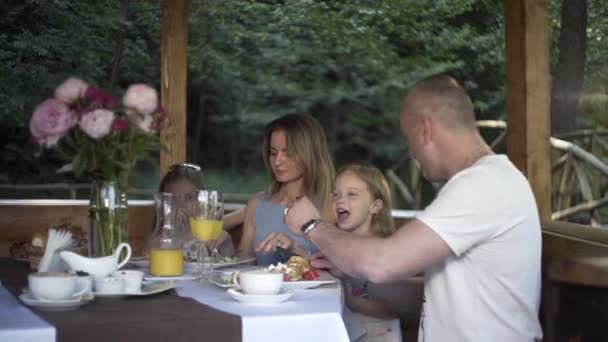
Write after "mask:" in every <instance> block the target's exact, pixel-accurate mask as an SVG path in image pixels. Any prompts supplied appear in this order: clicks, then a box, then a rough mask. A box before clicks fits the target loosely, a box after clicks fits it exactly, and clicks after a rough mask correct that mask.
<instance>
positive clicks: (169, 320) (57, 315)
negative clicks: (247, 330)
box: [0, 258, 241, 342]
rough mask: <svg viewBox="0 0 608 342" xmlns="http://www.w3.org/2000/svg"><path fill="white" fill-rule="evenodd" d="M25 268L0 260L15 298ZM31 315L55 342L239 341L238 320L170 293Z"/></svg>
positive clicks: (0, 268)
mask: <svg viewBox="0 0 608 342" xmlns="http://www.w3.org/2000/svg"><path fill="white" fill-rule="evenodd" d="M28 272H30V270H29V265H28V264H27V263H23V262H19V261H14V260H11V259H7V258H0V281H2V285H3V286H4V287H6V288H7V289H8V290H9V291H11V292H12V293H13V294H14V295H16V296H18V295H19V293H21V289H23V288H24V287H25V286H27V274H28ZM30 309H31V310H32V312H34V313H35V314H36V315H38V316H39V317H41V318H42V319H44V320H46V321H47V322H49V323H50V324H52V325H53V326H55V328H56V330H57V342H69V341H91V342H94V341H103V342H108V341H112V342H120V341H128V342H149V341H188V342H192V341H228V342H231V341H235V342H240V341H241V318H240V317H239V316H237V315H232V314H228V313H225V312H222V311H219V310H216V309H214V308H211V307H209V306H207V305H204V304H200V303H198V302H197V301H195V300H194V299H191V298H181V297H178V296H177V295H176V294H175V291H174V290H171V291H169V292H165V293H159V294H155V295H150V296H145V297H128V298H126V299H101V298H96V299H95V300H94V301H93V302H91V303H89V304H86V305H85V306H83V307H80V308H79V309H76V310H71V311H41V310H37V309H35V308H30Z"/></svg>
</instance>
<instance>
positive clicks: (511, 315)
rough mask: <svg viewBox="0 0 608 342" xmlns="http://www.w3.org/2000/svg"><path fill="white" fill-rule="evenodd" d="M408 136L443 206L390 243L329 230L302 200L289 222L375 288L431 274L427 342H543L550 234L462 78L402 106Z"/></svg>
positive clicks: (424, 322) (423, 334)
mask: <svg viewBox="0 0 608 342" xmlns="http://www.w3.org/2000/svg"><path fill="white" fill-rule="evenodd" d="M401 128H402V131H403V133H404V134H405V136H406V138H407V141H408V145H409V148H410V151H411V152H412V155H413V157H414V158H416V160H417V161H418V162H419V163H420V165H421V167H422V171H423V175H424V176H425V178H427V179H428V180H430V181H432V182H446V183H445V185H444V186H443V188H442V189H441V191H440V192H439V194H438V195H437V197H436V199H435V200H434V201H433V202H432V203H431V204H430V205H429V206H428V207H427V208H426V209H425V210H424V211H423V212H422V213H421V214H420V215H418V216H417V217H416V218H415V219H413V220H411V221H409V222H408V223H406V224H405V225H404V226H403V227H401V228H400V229H399V230H398V231H397V232H396V233H395V234H393V235H392V236H391V237H389V238H384V239H381V238H371V237H367V238H363V237H359V236H356V235H354V234H349V233H345V232H343V231H341V230H339V229H337V228H335V227H333V226H332V225H331V224H329V223H326V222H322V221H320V220H319V218H320V216H319V213H318V211H317V210H316V209H315V207H314V205H313V204H312V203H311V202H310V201H309V200H308V199H307V198H305V197H304V198H301V199H299V200H297V201H296V202H295V203H293V204H292V205H290V206H289V209H288V210H287V211H286V215H285V221H286V223H287V225H288V227H289V228H290V229H291V230H292V231H293V232H296V233H301V234H304V235H306V236H307V237H308V238H309V239H310V240H311V241H312V242H313V243H314V244H315V245H317V247H318V248H319V250H320V251H321V252H322V253H323V254H324V255H325V257H326V258H327V259H313V260H312V263H313V266H316V267H326V268H333V267H337V268H338V269H340V270H342V271H343V272H345V273H347V274H349V275H351V276H353V277H357V278H363V279H369V280H370V281H372V282H375V283H383V282H395V281H400V280H404V279H407V278H408V277H410V276H412V275H414V274H417V273H419V272H424V274H425V289H424V290H425V298H424V304H423V310H422V313H421V321H420V327H419V334H418V335H419V341H424V342H445V341H450V342H456V341H483V342H485V341H488V342H489V341H491V342H514V341H517V342H526V341H539V340H541V338H542V330H541V327H540V324H539V321H538V309H539V301H540V286H541V275H540V268H541V266H540V265H541V231H540V222H539V217H538V212H537V208H536V203H535V200H534V196H533V194H532V191H531V189H530V186H529V184H528V182H527V180H526V178H525V177H524V176H523V175H522V174H521V172H519V171H518V170H517V169H516V168H515V166H514V165H513V164H512V163H511V162H510V161H509V160H508V159H507V157H506V156H503V155H495V154H494V153H493V152H492V151H491V149H490V148H489V146H488V145H487V144H486V143H485V142H484V141H483V139H482V138H481V136H480V135H479V132H478V130H477V128H476V126H475V114H474V112H473V105H472V103H471V100H470V98H469V97H468V95H467V94H466V92H465V91H464V90H463V89H462V87H460V85H459V84H458V83H457V82H456V81H455V80H454V79H452V78H450V77H447V76H434V77H430V78H428V79H424V80H422V81H419V82H418V83H416V84H415V85H414V87H413V88H412V89H411V90H410V92H409V93H408V95H407V96H406V98H405V100H404V101H403V104H402V106H401Z"/></svg>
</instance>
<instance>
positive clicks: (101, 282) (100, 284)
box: [95, 276, 125, 294]
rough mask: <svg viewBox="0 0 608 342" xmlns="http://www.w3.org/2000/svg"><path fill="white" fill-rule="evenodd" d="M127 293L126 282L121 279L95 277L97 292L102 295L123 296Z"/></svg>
mask: <svg viewBox="0 0 608 342" xmlns="http://www.w3.org/2000/svg"><path fill="white" fill-rule="evenodd" d="M124 291H125V282H124V280H123V279H122V278H120V277H112V276H108V277H95V292H96V293H100V294H121V293H124Z"/></svg>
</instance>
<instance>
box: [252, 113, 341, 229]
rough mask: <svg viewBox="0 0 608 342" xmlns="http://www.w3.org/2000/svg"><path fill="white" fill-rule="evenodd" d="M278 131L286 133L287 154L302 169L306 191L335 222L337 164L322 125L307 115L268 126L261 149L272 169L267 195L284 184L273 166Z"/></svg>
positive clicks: (280, 120)
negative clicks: (273, 142)
mask: <svg viewBox="0 0 608 342" xmlns="http://www.w3.org/2000/svg"><path fill="white" fill-rule="evenodd" d="M275 131H283V132H285V136H286V139H287V155H288V156H289V158H291V159H292V160H293V161H294V162H296V163H298V164H299V165H300V166H301V167H302V169H303V170H302V171H303V178H304V193H305V194H306V196H308V197H309V198H310V199H311V200H312V201H313V202H314V203H315V205H316V206H317V208H318V209H319V211H320V213H321V217H322V218H323V219H324V220H330V221H333V214H332V211H331V194H332V191H333V188H334V178H335V170H334V164H333V162H332V159H331V156H330V155H329V149H328V148H327V140H326V139H325V133H324V132H323V128H322V127H321V125H319V123H318V122H317V120H315V118H313V117H312V116H310V115H308V114H304V113H291V114H287V115H284V116H282V117H280V118H278V119H275V120H273V121H272V122H270V123H269V124H268V125H267V126H266V131H265V133H264V149H263V150H262V154H263V158H264V163H265V164H266V167H267V168H268V170H269V171H270V183H269V184H268V188H267V189H266V197H268V198H270V197H272V196H273V195H275V194H276V193H277V192H279V190H280V189H281V183H280V182H279V181H277V179H276V177H275V175H274V173H273V172H272V167H271V165H270V137H271V136H272V133H273V132H275Z"/></svg>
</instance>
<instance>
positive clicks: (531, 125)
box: [161, 0, 608, 341]
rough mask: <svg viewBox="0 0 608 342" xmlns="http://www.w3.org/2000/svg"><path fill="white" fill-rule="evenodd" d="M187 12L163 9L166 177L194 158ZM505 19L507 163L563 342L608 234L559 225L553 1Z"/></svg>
mask: <svg viewBox="0 0 608 342" xmlns="http://www.w3.org/2000/svg"><path fill="white" fill-rule="evenodd" d="M187 7H188V1H187V0H164V1H163V22H162V57H161V61H162V63H161V64H162V72H161V75H162V76H161V84H162V88H161V98H162V104H163V106H164V107H165V108H166V109H167V111H168V112H169V113H171V115H172V116H171V119H170V124H169V126H168V127H167V129H166V130H165V131H164V132H163V139H164V141H165V143H166V145H167V146H168V147H169V150H170V151H171V154H165V155H163V156H162V157H161V172H165V171H166V169H167V167H168V166H169V165H171V164H173V163H178V162H184V161H185V158H186V70H187V32H188V24H187V22H188V15H187ZM504 16H505V34H506V113H507V121H508V124H509V127H508V130H507V155H508V157H509V158H510V159H511V160H512V161H513V163H514V164H515V165H516V166H517V167H518V168H519V169H520V170H521V171H522V172H523V173H524V174H525V175H526V177H527V178H528V181H529V182H530V184H531V186H532V190H533V192H534V195H535V197H536V201H537V204H538V210H539V214H540V217H541V219H542V221H543V262H544V263H543V268H544V270H545V279H544V285H543V297H544V298H543V302H544V305H543V310H542V311H543V314H542V316H543V318H544V319H543V323H544V328H545V341H557V340H560V336H559V335H558V334H556V327H557V326H559V325H560V324H561V322H560V321H559V320H560V315H559V314H560V310H563V308H562V307H560V297H561V296H562V294H561V292H560V289H561V287H560V284H562V283H568V284H577V285H591V286H595V287H598V286H604V287H608V262H605V263H604V264H602V262H599V261H598V260H600V259H598V258H599V257H598V256H604V255H608V249H607V248H605V247H603V246H598V242H599V243H607V246H608V234H606V233H605V232H603V231H598V230H595V229H590V228H587V227H585V226H577V225H574V224H567V223H560V222H553V221H551V146H550V140H549V138H550V109H549V104H550V73H549V11H548V0H504ZM589 258H591V259H589ZM589 260H591V261H589ZM580 300H581V301H582V302H584V301H585V298H582V297H581V298H580ZM581 315H582V314H581ZM579 318H580V317H579ZM579 329H581V328H580V327H579ZM582 329H584V328H582ZM579 335H580V334H579Z"/></svg>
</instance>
